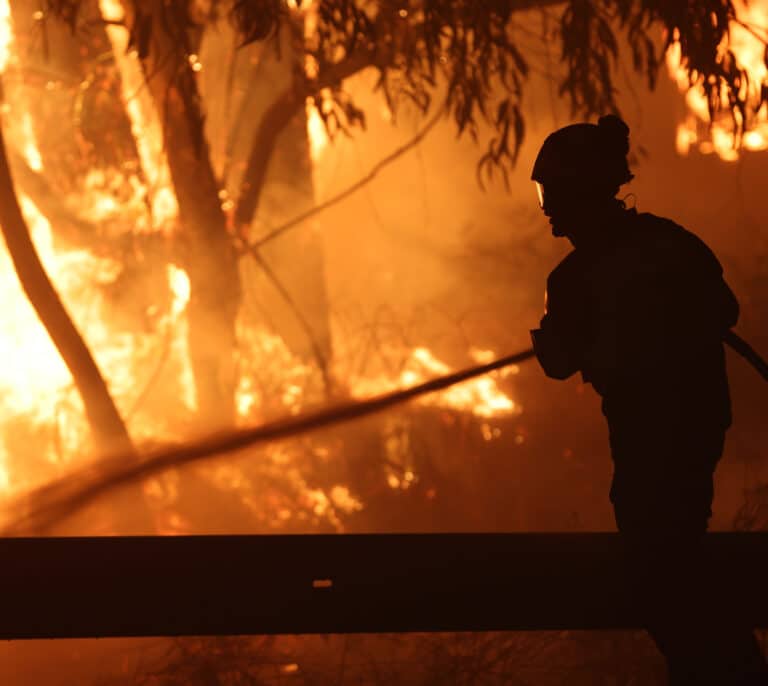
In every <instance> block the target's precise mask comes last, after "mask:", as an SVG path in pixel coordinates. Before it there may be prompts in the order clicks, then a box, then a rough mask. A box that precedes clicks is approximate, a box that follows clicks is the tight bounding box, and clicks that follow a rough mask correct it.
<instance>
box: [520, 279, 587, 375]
mask: <svg viewBox="0 0 768 686" xmlns="http://www.w3.org/2000/svg"><path fill="white" fill-rule="evenodd" d="M566 293H567V291H566V290H565V289H563V288H561V287H559V286H558V284H557V283H556V282H555V281H554V280H553V278H552V277H550V278H549V279H548V280H547V294H546V301H545V302H546V305H545V314H544V317H543V319H542V320H541V324H540V325H539V328H538V329H534V330H533V331H531V339H532V341H533V349H534V352H535V353H536V357H537V358H538V360H539V364H541V367H542V369H543V370H544V373H545V374H546V375H547V376H549V377H551V378H553V379H567V378H568V377H569V376H571V375H572V374H574V373H575V372H577V371H579V369H580V368H581V355H580V353H579V350H580V346H579V345H578V340H579V334H578V329H579V326H578V322H579V318H580V312H579V308H578V305H577V303H576V302H575V299H573V298H569V297H567V296H566Z"/></svg>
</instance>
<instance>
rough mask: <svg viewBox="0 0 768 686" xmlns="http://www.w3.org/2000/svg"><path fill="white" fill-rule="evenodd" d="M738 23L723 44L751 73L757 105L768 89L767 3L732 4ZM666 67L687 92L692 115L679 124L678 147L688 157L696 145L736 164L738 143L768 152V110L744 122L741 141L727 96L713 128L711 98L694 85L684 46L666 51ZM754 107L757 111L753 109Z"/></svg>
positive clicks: (750, 90)
mask: <svg viewBox="0 0 768 686" xmlns="http://www.w3.org/2000/svg"><path fill="white" fill-rule="evenodd" d="M734 5H735V7H736V10H737V15H738V17H739V19H740V20H741V21H742V22H743V23H744V24H745V25H746V26H745V25H742V24H740V23H736V22H732V23H731V25H730V26H729V32H730V37H729V38H728V39H727V44H724V45H722V46H721V49H725V48H726V47H728V48H730V49H731V50H732V51H733V54H734V55H735V56H736V59H737V61H738V63H739V66H740V67H741V68H743V69H745V70H746V71H747V73H748V75H749V85H748V86H747V88H748V91H747V92H746V95H747V96H748V101H749V102H750V103H758V102H759V100H760V90H761V87H763V86H765V85H768V66H767V65H766V64H765V60H764V54H765V43H764V41H763V40H761V38H760V36H763V38H764V39H766V40H768V2H766V0H761V1H759V0H751V1H750V2H749V3H746V2H745V1H744V0H734ZM667 68H668V70H669V74H670V76H671V77H672V79H673V80H674V81H675V82H676V83H677V85H678V87H679V88H680V90H681V91H683V92H685V102H686V105H687V107H688V114H687V116H686V117H685V121H683V122H681V123H680V124H678V127H677V136H676V148H677V151H678V152H679V153H680V154H681V155H687V154H688V152H689V151H690V149H691V148H692V147H696V149H698V151H699V152H701V153H704V154H711V153H713V152H714V153H716V154H717V155H718V156H719V157H720V158H721V159H723V160H726V161H734V160H737V159H738V158H739V149H738V148H739V143H740V144H741V146H742V147H743V148H745V149H747V150H768V108H767V107H765V106H764V107H762V108H761V109H760V110H759V111H758V112H756V113H755V114H754V116H751V117H750V119H749V120H748V121H747V122H746V124H747V128H748V130H747V131H746V132H745V133H744V135H743V136H742V137H741V139H740V140H739V137H738V136H737V135H736V133H735V130H734V123H733V120H732V118H731V116H730V114H728V97H727V95H726V94H725V93H723V94H722V99H723V100H722V102H723V105H724V108H725V109H724V112H726V114H723V115H722V116H720V117H718V119H717V120H716V121H714V122H712V124H711V128H710V125H709V110H708V107H707V100H706V97H705V96H704V94H703V92H702V91H701V89H700V88H697V87H696V86H694V87H693V88H691V87H690V83H689V79H688V74H687V72H686V70H685V68H684V66H683V64H682V61H681V51H680V44H679V43H674V44H673V45H672V46H671V47H670V49H669V51H668V52H667ZM753 109H754V108H753Z"/></svg>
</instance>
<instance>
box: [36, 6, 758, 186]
mask: <svg viewBox="0 0 768 686" xmlns="http://www.w3.org/2000/svg"><path fill="white" fill-rule="evenodd" d="M87 4H88V3H86V2H84V1H83V0H47V6H48V10H49V11H50V12H51V13H53V14H56V15H57V16H59V17H60V18H63V19H64V20H66V21H67V22H68V23H69V24H70V25H71V26H72V28H73V29H75V28H77V26H78V22H80V21H81V17H82V15H83V10H84V7H85V6H86V5H87ZM131 4H132V5H133V11H134V12H135V13H134V14H132V18H131V19H130V26H129V27H128V28H129V29H130V31H131V35H132V45H133V46H134V47H135V48H136V49H137V50H138V53H139V55H140V56H143V55H146V54H147V51H148V50H149V40H150V35H151V33H152V31H153V26H154V22H156V21H158V16H159V15H158V14H157V7H152V6H153V5H156V4H157V3H155V2H154V1H153V0H135V1H134V2H133V3H131ZM542 8H552V9H553V10H555V11H556V12H557V16H558V18H559V22H560V26H559V31H558V36H559V40H560V46H559V47H560V56H561V60H562V62H563V64H564V67H565V69H564V70H563V73H564V76H563V78H562V80H561V83H560V91H561V94H563V95H565V96H567V97H568V98H569V99H570V102H571V105H572V108H573V112H574V114H578V115H583V116H590V115H596V114H601V113H605V112H609V111H616V110H617V109H618V108H617V103H616V89H615V87H614V77H613V75H612V67H613V65H614V63H615V62H616V60H617V59H618V56H619V52H620V50H623V49H625V47H624V46H626V48H627V49H629V51H630V52H631V57H632V63H633V66H634V68H635V70H636V71H637V73H638V75H639V76H641V77H643V78H644V79H645V80H646V81H647V82H648V84H649V85H650V86H651V87H653V86H654V84H655V81H656V77H657V75H658V72H659V69H660V67H661V65H662V64H663V59H662V58H663V54H664V52H665V51H666V49H667V48H668V47H669V46H670V45H671V44H672V43H678V44H679V47H680V53H681V58H682V64H683V66H684V67H685V69H686V70H687V71H688V74H689V77H690V82H691V85H692V86H693V87H697V88H701V89H703V90H704V92H705V94H706V97H707V101H708V104H709V108H710V115H711V116H715V115H716V114H717V113H719V112H721V111H722V110H724V109H726V110H730V111H731V112H732V114H733V117H734V124H735V129H736V130H737V131H739V132H741V131H743V130H745V129H746V128H748V127H749V123H750V118H751V116H752V115H753V114H754V112H755V111H757V110H759V109H760V108H761V107H763V106H765V105H766V103H768V86H766V85H763V86H762V89H760V90H759V100H758V101H756V102H755V99H754V97H750V93H749V91H748V76H747V74H746V72H745V71H744V70H743V69H742V68H741V67H740V65H739V64H738V63H737V61H736V59H735V58H734V55H733V53H732V52H731V51H730V49H729V47H728V40H727V39H728V29H729V25H730V24H731V23H732V22H739V21H740V18H739V17H738V13H737V10H736V6H735V4H734V2H732V0H708V1H705V2H688V1H687V0H673V1H668V0H632V1H630V2H624V1H619V0H570V1H569V2H556V1H554V0H489V1H488V2H473V1H466V0H465V1H458V2H457V1H455V0H303V2H302V0H234V2H226V1H224V0H208V1H207V2H202V1H200V0H196V1H194V0H169V1H166V2H165V3H164V4H163V9H162V12H161V16H162V20H163V22H164V24H165V25H166V27H173V29H172V30H173V31H174V35H175V36H176V38H177V41H176V43H175V46H174V49H176V50H178V51H180V52H183V53H184V55H185V56H188V55H189V54H194V50H193V48H192V42H193V41H194V35H195V33H196V32H199V31H200V30H201V29H202V28H203V26H204V25H205V23H206V22H207V21H208V20H210V19H211V18H213V17H215V16H218V15H220V14H221V13H227V14H229V16H230V18H231V20H232V21H233V22H234V24H235V26H236V27H237V29H238V31H239V32H240V33H241V35H242V40H243V43H248V42H252V41H257V40H261V39H264V38H265V37H266V36H268V35H269V34H270V33H272V32H273V31H275V30H276V28H277V27H278V26H279V25H280V23H281V22H284V21H285V20H286V19H287V18H289V17H290V16H291V14H292V13H297V12H306V13H307V14H308V16H310V17H311V18H310V19H309V22H310V24H309V26H310V30H309V31H308V32H307V35H308V39H307V41H306V43H305V48H304V49H305V51H306V69H305V71H306V73H305V84H304V90H303V91H301V92H296V93H293V96H294V97H295V101H296V102H297V103H300V102H303V100H304V99H306V98H307V97H311V98H313V99H314V100H315V102H316V103H317V104H319V105H320V106H319V108H318V109H319V112H320V113H321V115H322V117H323V119H324V121H325V123H326V125H327V127H328V129H329V132H330V133H331V134H333V133H335V132H336V131H338V130H341V129H344V128H345V127H346V126H349V125H354V124H364V121H365V118H364V113H363V112H362V111H361V110H360V109H358V108H357V107H356V106H355V103H354V102H353V101H352V100H351V99H350V98H349V96H348V95H347V93H346V92H345V91H344V89H343V86H342V84H343V81H344V79H345V78H346V77H348V76H350V75H352V74H354V73H356V72H358V71H360V70H362V69H364V68H367V67H372V68H374V69H376V70H377V71H378V73H379V79H378V88H379V89H380V90H381V92H382V94H383V95H384V97H385V98H386V101H387V103H388V105H389V106H390V108H391V109H392V110H393V112H395V111H396V109H397V105H398V102H400V101H402V100H403V99H408V100H410V101H412V102H414V103H416V105H417V106H418V107H420V108H421V109H424V110H426V109H427V108H428V107H429V105H430V103H431V101H432V99H433V97H434V96H435V94H436V93H438V92H439V93H443V92H444V97H445V99H446V106H447V108H448V110H449V112H450V114H451V116H452V117H453V119H454V120H455V122H456V126H457V128H458V131H459V133H462V132H465V131H466V132H468V133H469V134H470V135H471V136H473V137H477V135H478V131H479V127H480V125H481V123H484V124H488V125H490V126H491V127H492V130H493V135H492V137H491V140H490V141H489V142H488V145H487V151H486V153H485V155H484V156H483V158H482V160H481V166H484V167H486V168H487V170H488V171H490V169H491V168H493V167H494V166H500V167H501V168H502V169H504V167H505V166H507V165H509V164H512V163H514V161H515V158H516V156H517V153H518V151H519V148H520V144H521V142H522V140H523V136H524V131H525V128H524V113H523V109H522V96H523V92H524V87H525V81H526V77H527V75H528V72H529V65H530V57H529V56H528V55H526V54H525V52H524V51H523V49H522V48H521V47H520V46H519V45H518V44H517V42H516V40H515V36H514V32H513V30H512V28H511V27H512V23H513V18H514V16H515V15H516V13H519V12H523V11H530V10H536V9H542ZM750 28H751V27H750ZM766 59H768V53H766ZM179 64H183V65H186V66H185V69H188V68H189V67H190V65H189V62H188V61H180V62H179ZM177 77H178V78H179V79H183V78H185V76H184V74H183V73H179V74H178V75H177Z"/></svg>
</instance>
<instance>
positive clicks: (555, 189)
mask: <svg viewBox="0 0 768 686" xmlns="http://www.w3.org/2000/svg"><path fill="white" fill-rule="evenodd" d="M536 191H537V193H538V196H539V206H540V207H541V209H542V210H544V214H545V215H546V216H547V217H549V223H550V226H551V227H552V235H554V236H558V237H559V236H573V235H574V234H576V233H578V232H579V231H580V230H581V229H582V227H583V226H585V225H586V224H588V222H589V221H590V217H591V216H592V215H593V213H594V208H595V203H596V198H595V195H594V193H593V192H590V189H588V188H586V187H583V186H581V185H579V184H574V183H565V182H547V183H538V182H536Z"/></svg>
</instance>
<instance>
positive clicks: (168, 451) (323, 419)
mask: <svg viewBox="0 0 768 686" xmlns="http://www.w3.org/2000/svg"><path fill="white" fill-rule="evenodd" d="M723 341H724V342H725V343H726V344H727V345H728V346H729V347H731V348H732V349H733V350H734V351H735V352H736V353H737V354H739V355H740V356H741V357H743V358H744V359H745V360H746V361H747V362H749V363H750V364H751V365H752V366H753V367H754V368H755V370H756V371H757V372H758V373H759V374H760V376H761V377H762V378H763V379H765V380H766V381H768V362H766V361H765V360H764V359H763V358H762V357H761V356H760V355H759V354H758V353H757V352H756V351H755V350H754V349H753V348H752V346H750V345H749V344H748V343H747V342H746V341H745V340H744V339H743V338H741V337H740V336H738V335H737V334H735V333H734V332H733V331H728V332H727V333H726V334H725V335H724V337H723ZM534 356H535V353H534V351H533V349H528V350H523V351H521V352H518V353H515V354H513V355H507V356H506V357H501V358H499V359H497V360H494V361H492V362H488V363H486V364H481V365H476V366H473V367H469V368H466V369H462V370H460V371H457V372H453V373H451V374H446V375H444V376H440V377H438V378H436V379H432V380H430V381H426V382H424V383H421V384H418V385H416V386H412V387H410V388H406V389H402V390H396V391H391V392H389V393H384V394H382V395H378V396H375V397H373V398H369V399H366V400H353V401H348V402H345V403H341V404H338V405H334V406H331V407H328V408H324V409H320V410H316V411H312V412H306V413H304V414H301V415H297V416H293V417H287V418H284V419H278V420H275V421H272V422H267V423H266V424H262V425H260V426H256V427H253V428H249V429H239V430H236V431H228V432H221V433H218V434H213V435H211V436H208V437H205V438H202V439H200V440H198V441H195V442H191V443H186V444H183V445H179V446H172V447H166V448H163V449H158V450H155V451H150V452H147V453H144V454H142V455H140V456H139V457H138V459H137V457H136V455H132V456H125V455H121V456H114V457H111V458H108V459H105V460H102V461H101V462H99V463H98V464H97V465H95V466H94V467H91V468H85V469H84V470H82V471H77V472H74V473H73V474H70V475H68V476H65V477H62V478H61V479H58V480H57V481H55V482H53V483H51V484H48V485H46V486H42V487H40V488H39V489H36V490H35V491H33V492H31V493H29V494H27V498H28V499H29V500H30V501H34V500H35V499H36V498H38V499H40V500H42V502H44V503H46V505H44V506H43V507H42V508H32V511H31V512H28V513H27V515H22V516H21V517H16V518H15V521H14V523H13V524H11V525H10V526H9V527H7V528H6V529H5V530H4V531H3V532H2V533H3V534H4V535H19V534H24V533H28V532H29V531H40V530H42V529H45V528H47V527H49V526H51V525H52V524H54V523H55V522H56V521H57V520H59V519H61V518H62V517H64V516H66V515H67V514H69V513H71V512H73V511H75V510H77V509H79V508H80V507H81V506H83V505H85V504H86V503H88V502H91V501H92V500H94V499H95V498H96V497H98V496H100V495H102V494H104V493H105V492H107V491H109V490H111V489H112V488H115V487H117V486H121V485H124V484H127V483H130V482H135V481H137V480H140V479H144V478H147V477H149V476H152V475H153V474H157V473H159V472H162V471H164V470H166V469H168V468H171V467H179V466H181V465H184V464H188V463H191V462H196V461H199V460H202V459H205V458H208V457H211V456H213V455H216V454H220V453H227V452H232V451H235V450H240V449H243V448H247V447H250V446H253V445H255V444H258V443H266V442H269V441H274V440H279V439H283V438H289V437H294V436H296V435H298V434H302V433H306V432H309V431H314V430H317V429H321V428H324V427H328V426H331V425H335V424H339V423H341V422H347V421H351V420H353V419H359V418H361V417H366V416H368V415H372V414H375V413H377V412H381V411H382V410H386V409H388V408H390V407H392V406H394V405H399V404H402V403H405V402H407V401H409V400H413V399H414V398H417V397H419V396H422V395H426V394H428V393H434V392H436V391H441V390H444V389H446V388H448V387H450V386H454V385H456V384H458V383H461V382H463V381H467V380H469V379H472V378H475V377H478V376H483V375H484V374H488V373H490V372H493V371H497V370H499V369H502V368H504V367H509V366H511V365H514V364H519V363H521V362H524V361H526V360H529V359H531V358H532V357H534Z"/></svg>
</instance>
